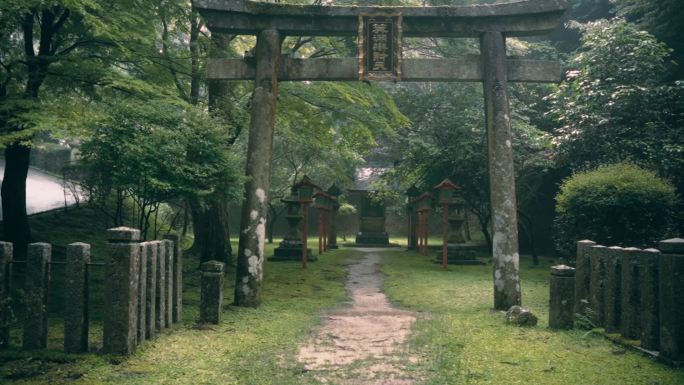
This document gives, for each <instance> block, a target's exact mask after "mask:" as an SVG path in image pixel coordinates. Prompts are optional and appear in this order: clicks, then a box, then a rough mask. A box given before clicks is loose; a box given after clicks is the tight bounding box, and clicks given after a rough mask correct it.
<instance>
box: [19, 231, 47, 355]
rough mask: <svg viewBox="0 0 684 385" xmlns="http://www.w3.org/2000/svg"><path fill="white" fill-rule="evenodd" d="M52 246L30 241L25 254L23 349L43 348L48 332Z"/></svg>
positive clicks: (45, 345)
mask: <svg viewBox="0 0 684 385" xmlns="http://www.w3.org/2000/svg"><path fill="white" fill-rule="evenodd" d="M51 257H52V246H51V245H50V244H48V243H32V244H30V245H29V246H28V255H27V256H26V285H25V286H24V292H25V295H26V297H25V301H26V302H25V304H26V310H25V318H24V341H23V346H24V349H45V348H46V347H47V334H48V314H47V301H48V288H49V286H50V259H51Z"/></svg>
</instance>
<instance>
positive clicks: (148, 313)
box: [103, 227, 183, 355]
mask: <svg viewBox="0 0 684 385" xmlns="http://www.w3.org/2000/svg"><path fill="white" fill-rule="evenodd" d="M107 239H108V241H109V244H108V256H107V262H106V264H105V293H104V298H105V300H104V302H105V305H104V309H105V314H104V338H103V350H104V351H105V352H106V353H112V354H124V355H128V354H131V353H133V352H134V351H135V347H136V345H138V344H140V343H142V342H144V341H145V340H147V339H150V338H152V337H154V336H155V335H156V334H157V333H159V332H161V331H162V330H164V329H166V328H169V327H171V325H173V324H174V323H176V322H180V321H181V319H182V288H183V283H182V279H183V278H182V277H183V276H182V272H183V261H182V255H181V248H180V243H179V242H178V238H177V237H176V236H169V237H167V239H165V240H163V241H151V242H143V243H140V231H139V230H137V229H131V228H127V227H118V228H114V229H109V230H107Z"/></svg>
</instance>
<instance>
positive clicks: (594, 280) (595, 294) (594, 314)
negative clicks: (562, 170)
mask: <svg viewBox="0 0 684 385" xmlns="http://www.w3.org/2000/svg"><path fill="white" fill-rule="evenodd" d="M587 253H588V255H589V261H590V264H591V274H590V278H589V279H590V282H589V307H590V308H591V321H592V322H593V323H594V325H595V326H597V327H601V326H603V320H604V311H605V297H604V285H605V278H606V257H607V255H608V248H607V247H605V246H601V245H596V246H591V247H589V249H588V250H587Z"/></svg>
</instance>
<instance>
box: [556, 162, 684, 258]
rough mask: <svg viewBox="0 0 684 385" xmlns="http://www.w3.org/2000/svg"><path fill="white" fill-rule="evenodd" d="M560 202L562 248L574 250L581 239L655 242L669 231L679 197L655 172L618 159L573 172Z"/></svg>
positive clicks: (645, 244)
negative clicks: (614, 161) (616, 161)
mask: <svg viewBox="0 0 684 385" xmlns="http://www.w3.org/2000/svg"><path fill="white" fill-rule="evenodd" d="M556 202H557V203H556V214H557V217H556V243H557V247H558V249H559V250H561V251H562V252H564V253H565V254H566V255H571V253H572V252H573V251H574V249H575V244H576V242H577V241H579V240H582V239H590V240H593V241H595V242H597V243H599V244H603V245H607V246H613V245H618V246H636V247H652V246H653V245H654V243H655V242H657V241H659V240H661V239H662V238H663V237H664V236H665V235H666V232H667V230H668V224H669V222H670V220H671V215H672V209H673V208H674V205H675V204H676V196H675V191H674V187H673V186H672V185H671V184H670V183H669V182H667V181H665V180H663V179H661V178H659V177H658V176H657V175H656V174H655V173H653V172H651V171H648V170H644V169H642V168H639V167H637V166H635V165H632V164H626V163H619V164H613V165H606V166H601V167H599V168H597V169H595V170H592V171H585V172H579V173H576V174H574V175H573V176H572V177H570V178H568V179H567V180H565V181H564V182H563V184H562V186H561V191H560V193H559V194H558V195H557V196H556Z"/></svg>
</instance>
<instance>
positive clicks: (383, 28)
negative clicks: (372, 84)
mask: <svg viewBox="0 0 684 385" xmlns="http://www.w3.org/2000/svg"><path fill="white" fill-rule="evenodd" d="M401 22H402V18H401V14H360V15H359V80H394V81H399V80H401V53H402V52H401V37H402V36H401V35H402V28H401Z"/></svg>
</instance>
